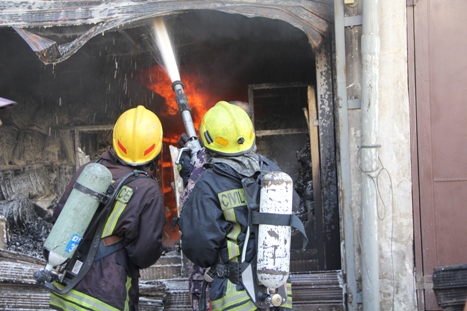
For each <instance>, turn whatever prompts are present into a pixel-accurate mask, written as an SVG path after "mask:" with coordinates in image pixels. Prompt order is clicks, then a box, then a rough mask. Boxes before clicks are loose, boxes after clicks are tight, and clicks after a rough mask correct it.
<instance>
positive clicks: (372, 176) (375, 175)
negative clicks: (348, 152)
mask: <svg viewBox="0 0 467 311" xmlns="http://www.w3.org/2000/svg"><path fill="white" fill-rule="evenodd" d="M363 148H381V145H369V146H361V147H360V148H359V149H358V151H357V163H358V168H359V169H360V171H361V172H362V173H364V174H366V175H367V176H368V177H370V179H371V180H372V181H373V183H374V185H375V189H376V192H377V193H378V197H379V199H380V200H381V202H382V203H383V207H382V209H383V211H382V213H383V215H382V216H381V215H380V210H379V208H378V202H377V203H376V206H377V209H376V212H377V214H378V219H379V220H384V219H385V217H386V207H387V206H386V204H385V202H384V200H383V196H382V195H381V191H380V186H379V182H378V180H379V177H380V175H381V173H382V172H386V173H387V176H388V178H389V193H390V197H389V200H390V202H389V203H390V207H391V211H392V219H391V237H390V239H391V268H392V283H393V287H392V310H394V303H395V295H396V293H395V290H396V289H395V284H396V281H395V268H394V256H393V240H394V191H393V188H392V178H391V174H390V173H389V171H388V170H387V169H386V168H385V167H384V165H383V162H382V161H381V158H380V157H379V156H378V166H377V167H376V169H374V170H371V171H365V170H364V169H363V168H362V166H361V163H360V161H359V159H360V151H361V150H362V149H363ZM359 240H360V241H359V242H360V245H361V243H362V242H361V237H360V235H359ZM363 258H365V256H363Z"/></svg>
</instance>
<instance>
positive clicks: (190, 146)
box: [172, 80, 201, 165]
mask: <svg viewBox="0 0 467 311" xmlns="http://www.w3.org/2000/svg"><path fill="white" fill-rule="evenodd" d="M183 88H184V86H183V83H182V81H180V80H176V81H174V82H172V89H173V90H174V92H175V101H176V102H177V105H178V109H179V110H180V116H181V117H182V120H183V125H184V126H185V131H186V135H187V137H188V140H187V142H186V143H185V146H184V147H182V148H181V149H180V152H179V153H178V157H177V160H176V161H175V164H177V165H178V164H180V158H181V156H182V154H183V153H184V152H187V151H189V152H190V158H191V160H190V162H191V164H194V163H195V161H196V155H197V153H198V151H199V150H200V149H201V145H200V143H199V140H198V136H197V135H196V130H195V127H194V125H193V119H192V117H191V110H190V106H189V105H188V98H187V97H186V95H185V92H184V90H183Z"/></svg>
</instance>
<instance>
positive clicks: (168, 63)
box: [154, 17, 180, 82]
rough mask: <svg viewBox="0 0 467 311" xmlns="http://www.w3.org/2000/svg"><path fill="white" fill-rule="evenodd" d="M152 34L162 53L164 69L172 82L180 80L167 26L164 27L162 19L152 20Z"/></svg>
mask: <svg viewBox="0 0 467 311" xmlns="http://www.w3.org/2000/svg"><path fill="white" fill-rule="evenodd" d="M154 34H155V37H156V44H157V47H158V48H159V51H160V52H161V55H162V60H163V62H164V64H165V69H166V70H167V74H168V75H169V78H170V80H171V81H172V82H174V81H177V80H180V74H179V72H178V66H177V62H176V61H175V54H174V51H173V49H172V43H171V42H170V38H169V34H168V33H167V28H166V27H165V23H164V20H163V19H162V18H161V17H158V18H156V19H155V20H154Z"/></svg>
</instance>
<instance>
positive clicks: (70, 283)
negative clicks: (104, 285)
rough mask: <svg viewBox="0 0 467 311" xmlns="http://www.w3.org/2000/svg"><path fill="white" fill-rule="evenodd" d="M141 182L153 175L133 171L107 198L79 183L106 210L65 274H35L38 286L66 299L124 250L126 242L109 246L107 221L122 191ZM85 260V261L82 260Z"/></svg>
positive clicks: (38, 272)
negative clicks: (96, 264) (92, 272)
mask: <svg viewBox="0 0 467 311" xmlns="http://www.w3.org/2000/svg"><path fill="white" fill-rule="evenodd" d="M102 160H103V159H99V160H97V161H96V162H97V163H100V162H101V161H102ZM137 178H151V177H150V176H149V173H147V172H145V171H143V170H133V171H132V172H130V173H128V174H127V175H125V176H123V177H121V178H120V180H117V181H115V182H114V183H112V184H111V185H110V186H109V187H108V189H107V191H106V194H105V195H102V194H99V193H95V192H94V191H93V190H91V189H89V188H86V187H85V186H84V185H81V184H79V183H75V185H74V188H79V191H81V192H84V193H88V194H89V195H92V196H95V197H96V198H97V199H98V200H99V201H100V202H101V206H102V204H103V205H104V206H103V207H102V209H101V211H100V212H99V214H98V215H97V217H95V219H94V220H93V222H92V223H91V224H90V225H89V227H88V228H87V229H86V233H85V235H84V238H83V239H82V241H81V243H80V244H79V245H78V248H77V250H76V251H75V253H74V254H73V256H72V257H71V258H70V259H69V260H68V261H66V262H65V263H64V264H63V265H62V267H63V266H64V267H63V268H61V269H62V270H61V271H59V272H56V271H55V270H52V271H46V270H40V271H37V272H35V273H34V278H35V279H36V281H37V284H38V285H40V286H44V287H46V288H47V289H49V290H51V291H53V292H55V293H57V294H60V295H64V294H66V293H68V292H69V291H70V290H71V289H73V288H74V287H75V286H76V284H78V283H79V282H80V281H81V280H82V279H83V278H84V276H85V275H86V274H87V273H88V271H89V269H90V268H91V266H92V264H93V263H94V262H95V261H97V260H99V259H101V258H104V257H106V256H108V255H110V254H112V253H114V252H116V251H118V250H120V249H122V248H123V242H122V241H121V240H118V239H117V240H116V241H114V243H113V244H111V245H109V246H105V245H104V243H103V239H102V237H101V234H102V232H103V230H104V227H105V223H106V221H107V218H108V216H109V214H110V212H111V210H112V208H111V207H112V203H114V202H115V199H116V197H117V195H118V194H119V192H120V190H121V189H122V187H123V186H124V185H125V184H127V183H130V182H132V181H133V180H135V179H137ZM94 230H95V231H94ZM93 231H94V232H95V233H94V237H93V238H92V240H91V242H90V244H89V243H85V242H87V241H86V238H88V237H90V236H91V233H92V232H93ZM81 256H82V257H84V258H83V259H82V258H81ZM46 258H47V256H46ZM80 259H82V260H83V261H81V260H80ZM54 281H57V282H59V283H60V284H62V285H65V287H64V288H63V289H59V288H58V287H56V286H55V285H54V284H52V282H54Z"/></svg>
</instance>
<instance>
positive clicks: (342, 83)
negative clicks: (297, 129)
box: [334, 1, 358, 311]
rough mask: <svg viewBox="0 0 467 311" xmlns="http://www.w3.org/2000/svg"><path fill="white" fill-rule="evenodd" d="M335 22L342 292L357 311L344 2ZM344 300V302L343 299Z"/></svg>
mask: <svg viewBox="0 0 467 311" xmlns="http://www.w3.org/2000/svg"><path fill="white" fill-rule="evenodd" d="M334 12H335V13H334V20H335V23H334V25H335V34H336V39H335V40H336V81H337V83H336V84H337V87H336V91H337V103H338V109H337V113H338V118H339V120H338V121H339V122H338V125H339V132H338V138H339V153H340V161H339V162H340V174H341V177H340V178H339V182H340V184H339V192H340V193H339V194H340V197H341V202H342V227H343V228H342V231H343V232H342V234H343V239H344V243H343V252H342V253H343V255H344V258H343V259H342V260H343V261H342V265H343V270H344V273H345V283H346V288H345V292H346V294H347V299H346V300H347V310H348V311H357V309H358V303H357V296H358V294H357V279H356V275H355V270H356V269H355V249H354V244H355V243H354V223H353V215H352V208H351V206H350V204H351V202H352V181H351V173H350V150H349V120H348V118H349V117H348V113H349V112H348V103H347V78H346V74H345V73H346V58H345V56H346V53H345V33H344V29H345V25H344V24H345V23H344V2H343V1H334ZM344 301H345V300H344Z"/></svg>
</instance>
